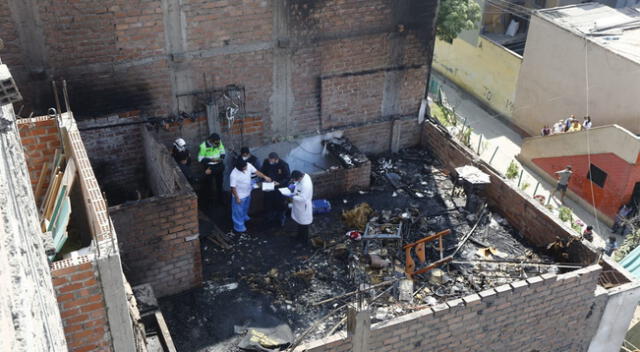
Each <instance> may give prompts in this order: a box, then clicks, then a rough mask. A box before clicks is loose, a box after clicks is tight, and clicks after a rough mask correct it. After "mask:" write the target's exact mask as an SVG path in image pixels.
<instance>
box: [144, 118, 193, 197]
mask: <svg viewBox="0 0 640 352" xmlns="http://www.w3.org/2000/svg"><path fill="white" fill-rule="evenodd" d="M140 128H141V130H142V139H143V142H144V155H145V164H146V167H147V180H148V182H149V187H151V190H152V191H153V193H154V194H157V195H169V194H172V193H175V192H178V191H179V190H180V189H181V188H182V187H181V186H183V185H186V180H183V178H184V177H183V176H182V172H181V171H180V169H179V168H178V165H177V164H176V162H175V160H174V159H173V157H171V155H170V154H169V150H168V149H167V147H165V146H163V145H162V144H160V143H159V142H158V141H157V140H156V139H155V137H154V136H153V135H152V134H151V133H150V132H149V128H148V127H147V126H141V127H140ZM189 188H190V187H189Z"/></svg>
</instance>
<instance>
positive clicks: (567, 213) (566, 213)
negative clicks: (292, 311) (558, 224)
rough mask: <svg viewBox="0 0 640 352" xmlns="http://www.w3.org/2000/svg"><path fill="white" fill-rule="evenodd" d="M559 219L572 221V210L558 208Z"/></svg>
mask: <svg viewBox="0 0 640 352" xmlns="http://www.w3.org/2000/svg"><path fill="white" fill-rule="evenodd" d="M558 217H559V218H560V220H562V221H564V222H568V221H572V220H573V213H572V212H571V209H569V208H567V207H560V208H558Z"/></svg>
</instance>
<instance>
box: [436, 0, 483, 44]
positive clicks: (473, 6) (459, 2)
mask: <svg viewBox="0 0 640 352" xmlns="http://www.w3.org/2000/svg"><path fill="white" fill-rule="evenodd" d="M478 21H480V5H478V2H477V1H476V0H440V9H439V10H438V18H437V23H436V35H437V36H438V38H440V39H442V40H444V41H446V42H449V43H451V42H453V40H454V39H455V38H456V37H457V36H458V34H459V33H460V32H462V31H463V30H467V29H474V28H477V27H476V26H477V23H478Z"/></svg>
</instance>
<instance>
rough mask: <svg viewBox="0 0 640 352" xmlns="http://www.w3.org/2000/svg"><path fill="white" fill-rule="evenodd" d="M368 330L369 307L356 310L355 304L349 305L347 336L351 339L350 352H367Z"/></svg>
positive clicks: (369, 321)
mask: <svg viewBox="0 0 640 352" xmlns="http://www.w3.org/2000/svg"><path fill="white" fill-rule="evenodd" d="M370 328H371V313H370V312H369V307H366V306H363V307H360V308H358V307H357V306H356V305H355V304H354V305H350V306H349V307H348V311H347V334H348V336H349V337H351V344H352V347H351V351H352V352H369V335H370V334H371V330H370Z"/></svg>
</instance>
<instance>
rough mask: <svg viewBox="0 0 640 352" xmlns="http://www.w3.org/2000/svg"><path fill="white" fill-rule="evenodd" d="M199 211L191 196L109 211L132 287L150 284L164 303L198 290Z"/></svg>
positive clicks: (155, 199) (156, 199)
mask: <svg viewBox="0 0 640 352" xmlns="http://www.w3.org/2000/svg"><path fill="white" fill-rule="evenodd" d="M197 209H198V206H197V200H196V197H195V195H194V194H193V193H180V194H174V195H168V196H156V197H153V198H147V199H144V200H142V201H140V202H136V203H124V204H121V205H116V206H113V207H110V208H109V213H110V215H111V219H112V220H113V225H114V227H115V230H116V232H117V233H118V239H119V243H120V248H121V251H122V253H121V255H122V259H123V261H124V264H125V274H126V275H127V278H128V279H129V281H130V282H131V284H132V285H138V284H141V283H150V284H151V286H152V287H153V289H154V291H155V293H156V295H157V296H158V297H162V296H167V295H171V294H175V293H179V292H182V291H184V290H186V289H189V288H192V287H196V286H199V285H200V284H201V282H202V264H201V260H200V241H199V239H198V236H197V235H198V210H197ZM194 237H195V238H194ZM127 269H128V270H127Z"/></svg>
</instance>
